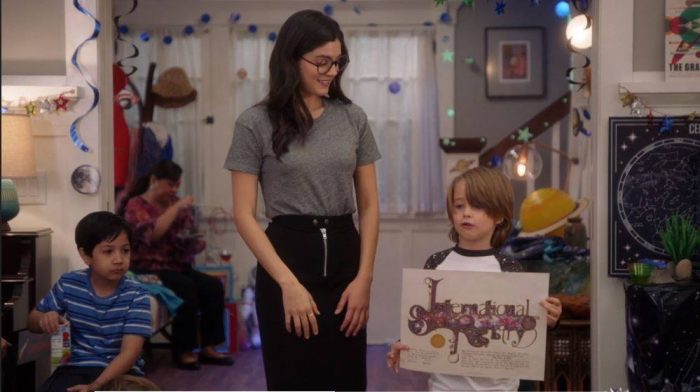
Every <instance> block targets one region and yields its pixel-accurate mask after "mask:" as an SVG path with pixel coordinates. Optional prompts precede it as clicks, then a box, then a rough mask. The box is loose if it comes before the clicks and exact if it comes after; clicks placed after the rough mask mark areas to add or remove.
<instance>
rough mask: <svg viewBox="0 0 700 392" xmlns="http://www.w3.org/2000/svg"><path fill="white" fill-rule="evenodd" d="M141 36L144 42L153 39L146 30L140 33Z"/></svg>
mask: <svg viewBox="0 0 700 392" xmlns="http://www.w3.org/2000/svg"><path fill="white" fill-rule="evenodd" d="M139 38H140V39H141V41H143V42H148V41H150V40H151V35H150V34H148V32H147V31H144V32H143V33H141V34H139Z"/></svg>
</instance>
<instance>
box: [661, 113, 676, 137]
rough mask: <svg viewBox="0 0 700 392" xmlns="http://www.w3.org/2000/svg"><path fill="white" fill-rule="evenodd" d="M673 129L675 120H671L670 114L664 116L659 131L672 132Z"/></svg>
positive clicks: (662, 132)
mask: <svg viewBox="0 0 700 392" xmlns="http://www.w3.org/2000/svg"><path fill="white" fill-rule="evenodd" d="M672 130H673V120H671V119H670V118H669V117H668V116H664V119H663V120H662V121H661V127H660V128H659V132H660V133H661V134H664V135H665V134H667V133H670V132H671V131H672Z"/></svg>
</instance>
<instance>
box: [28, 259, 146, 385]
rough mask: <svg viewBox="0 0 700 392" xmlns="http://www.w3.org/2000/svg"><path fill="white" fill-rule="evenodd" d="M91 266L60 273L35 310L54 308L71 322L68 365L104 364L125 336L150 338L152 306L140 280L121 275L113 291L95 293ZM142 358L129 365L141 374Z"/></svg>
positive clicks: (108, 361) (109, 359)
mask: <svg viewBox="0 0 700 392" xmlns="http://www.w3.org/2000/svg"><path fill="white" fill-rule="evenodd" d="M90 273H91V271H90V269H84V270H78V271H72V272H68V273H66V274H63V275H62V276H61V277H60V278H59V280H58V282H56V284H54V285H53V287H52V288H51V291H49V293H48V294H47V295H46V296H45V297H44V298H43V299H42V300H41V301H40V302H39V304H38V305H37V307H36V309H37V310H38V311H40V312H43V313H46V312H50V311H55V312H57V313H59V314H60V315H62V316H63V317H64V318H66V319H67V320H68V321H69V322H70V332H71V358H70V361H69V362H68V363H67V365H69V366H99V367H107V366H108V365H109V363H110V362H111V361H112V360H113V359H114V357H116V356H117V355H118V354H119V352H120V351H121V345H122V339H123V337H124V335H138V336H143V337H144V338H146V339H148V338H150V337H151V332H152V329H151V305H150V302H149V299H148V293H147V292H146V290H145V289H144V288H143V287H142V286H141V284H140V283H138V282H136V281H134V280H131V279H128V278H126V277H123V278H122V279H121V281H120V282H119V285H118V286H117V289H116V290H115V292H114V293H113V294H111V295H109V296H107V297H100V296H98V295H97V294H96V293H95V291H94V289H93V288H92V284H91V283H90ZM142 369H143V359H142V358H139V360H138V361H136V363H135V364H134V365H133V367H132V368H131V370H132V371H134V372H135V373H136V374H140V375H143V370H142Z"/></svg>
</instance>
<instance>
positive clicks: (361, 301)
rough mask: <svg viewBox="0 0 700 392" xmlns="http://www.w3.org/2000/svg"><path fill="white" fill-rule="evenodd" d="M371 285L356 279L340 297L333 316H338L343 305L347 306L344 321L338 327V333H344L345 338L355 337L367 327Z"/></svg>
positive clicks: (366, 281) (369, 282)
mask: <svg viewBox="0 0 700 392" xmlns="http://www.w3.org/2000/svg"><path fill="white" fill-rule="evenodd" d="M371 283H372V282H371V281H370V280H368V279H364V278H361V277H356V278H355V279H353V281H352V282H350V284H349V285H348V287H346V288H345V291H343V295H341V296H340V301H338V306H337V307H336V308H335V314H340V313H341V312H342V311H343V308H344V307H345V305H347V311H346V312H345V319H344V320H343V324H342V325H341V326H340V331H341V332H345V336H346V337H349V336H350V335H352V336H355V335H357V333H358V332H360V330H361V329H362V328H364V327H365V326H366V325H367V320H369V290H370V286H371Z"/></svg>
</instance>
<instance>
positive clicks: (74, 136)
mask: <svg viewBox="0 0 700 392" xmlns="http://www.w3.org/2000/svg"><path fill="white" fill-rule="evenodd" d="M73 6H74V7H75V8H76V9H77V10H78V11H80V12H82V13H83V14H85V15H87V16H89V17H91V18H92V19H93V20H94V21H95V28H94V30H93V31H92V35H90V37H88V38H87V39H86V40H85V41H83V42H82V43H81V44H80V45H78V47H77V48H75V52H73V56H72V57H71V59H70V62H71V63H73V66H75V68H76V69H77V70H78V71H79V72H80V76H82V77H83V79H84V80H85V83H87V85H88V86H90V89H91V90H92V93H93V99H92V105H91V106H90V109H88V111H87V112H85V113H83V115H82V116H80V117H78V118H76V119H75V121H73V123H72V124H71V125H70V138H71V140H72V141H73V144H74V145H75V146H76V147H78V148H79V149H80V150H82V151H83V152H89V151H90V148H89V147H88V146H86V145H85V143H84V142H83V141H82V140H81V139H80V135H78V123H79V122H80V120H82V119H83V118H84V117H85V116H87V115H88V113H90V112H91V111H92V110H93V109H95V107H96V106H97V104H98V103H99V102H100V90H98V89H97V87H96V86H95V85H94V84H92V83H91V82H90V80H89V79H88V78H87V77H86V76H85V72H83V69H82V68H81V67H80V64H78V53H80V49H82V48H83V46H84V45H85V44H86V43H88V42H89V41H92V40H94V39H96V38H97V36H98V35H100V30H102V24H101V23H100V21H99V20H97V18H95V16H94V15H93V14H91V13H90V11H88V10H86V9H85V8H83V6H82V5H80V0H73Z"/></svg>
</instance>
